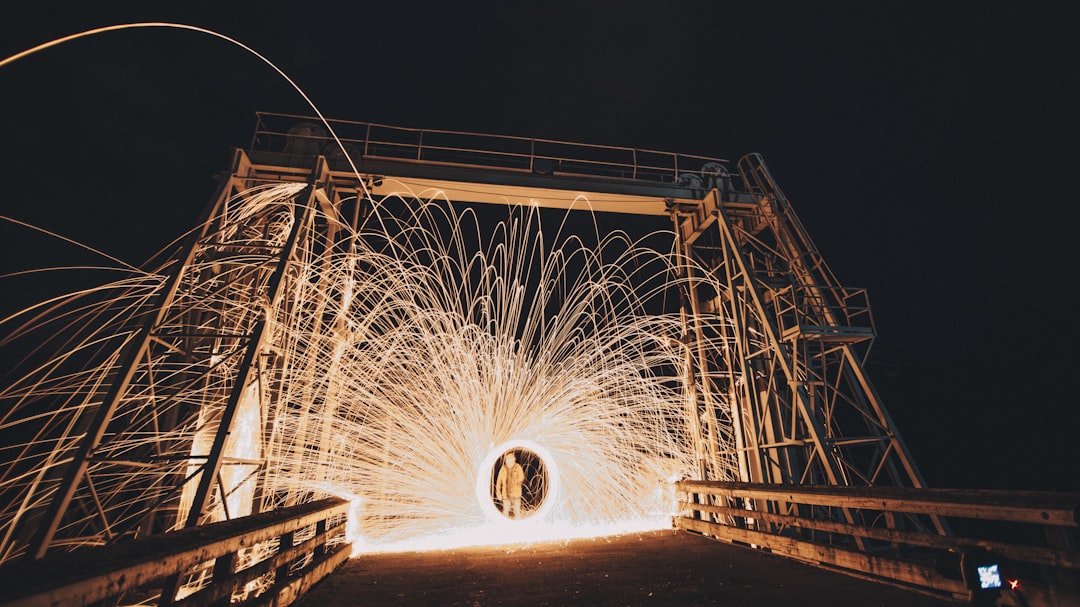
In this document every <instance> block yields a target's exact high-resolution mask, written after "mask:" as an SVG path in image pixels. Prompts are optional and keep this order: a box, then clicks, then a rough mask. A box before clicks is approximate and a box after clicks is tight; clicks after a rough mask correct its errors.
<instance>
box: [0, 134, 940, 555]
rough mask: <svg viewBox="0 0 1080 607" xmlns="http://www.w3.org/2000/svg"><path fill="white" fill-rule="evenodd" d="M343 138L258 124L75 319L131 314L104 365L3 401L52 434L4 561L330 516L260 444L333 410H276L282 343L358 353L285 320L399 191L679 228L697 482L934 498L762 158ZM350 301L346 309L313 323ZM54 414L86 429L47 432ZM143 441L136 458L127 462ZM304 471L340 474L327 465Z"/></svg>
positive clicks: (21, 433)
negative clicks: (141, 267) (157, 254)
mask: <svg viewBox="0 0 1080 607" xmlns="http://www.w3.org/2000/svg"><path fill="white" fill-rule="evenodd" d="M332 126H333V128H334V132H335V133H336V135H337V137H339V138H340V139H339V140H336V139H335V138H333V137H331V136H330V133H329V132H328V131H327V130H326V129H325V128H324V127H323V126H322V125H320V124H318V123H316V122H314V121H311V120H310V119H308V120H305V119H301V118H298V117H293V116H283V115H275V114H260V115H259V123H258V126H257V128H256V133H255V138H254V141H253V144H252V146H251V147H250V149H248V150H246V151H243V150H237V151H236V152H235V153H234V155H233V159H232V164H231V167H230V168H229V171H228V174H227V175H225V176H224V177H223V178H222V181H221V186H220V188H219V190H218V192H217V194H216V195H215V196H214V197H213V199H212V202H211V204H210V205H209V208H208V210H207V212H206V216H205V217H204V220H203V221H202V222H200V224H199V226H198V228H197V229H196V230H195V231H193V232H191V233H190V235H189V236H188V238H187V239H186V240H185V241H184V242H183V243H181V244H179V245H178V246H176V247H175V248H173V249H170V250H169V251H168V252H167V253H166V254H164V255H163V257H162V258H160V259H158V260H156V262H157V263H156V265H154V266H153V267H151V268H150V269H148V270H147V271H146V272H145V273H144V274H142V275H141V276H140V277H138V278H135V279H132V280H131V281H129V282H127V283H124V284H122V285H121V286H119V287H117V288H116V289H114V290H112V291H109V292H107V293H105V294H104V295H100V294H98V295H92V296H89V299H90V300H91V301H89V302H87V298H85V297H84V298H82V299H80V300H77V301H73V302H72V303H71V304H70V305H72V306H74V307H79V306H83V305H90V304H96V303H100V299H95V298H106V299H112V300H115V301H122V302H125V306H124V309H125V310H126V311H127V312H128V314H126V315H124V316H123V318H121V317H120V315H119V314H114V315H111V316H110V315H108V314H102V315H100V316H99V317H98V320H99V324H98V325H96V326H94V327H82V326H74V327H72V326H62V327H61V328H59V329H58V330H57V331H58V332H57V335H60V336H61V337H59V338H58V340H59V341H57V342H56V343H58V344H63V343H93V344H95V345H94V348H93V349H87V350H86V351H82V350H80V351H79V352H75V353H72V354H71V355H70V356H67V357H65V358H64V361H63V364H61V361H54V362H50V363H48V364H47V365H46V366H44V367H41V368H40V369H39V370H38V371H37V372H35V373H31V374H29V375H27V376H26V377H25V378H24V379H23V380H20V382H19V383H18V384H17V385H15V386H13V387H11V388H9V389H7V390H6V393H5V395H4V398H5V400H6V401H7V402H9V403H12V410H13V411H19V412H20V413H18V414H17V415H16V417H17V416H18V415H22V416H24V419H31V418H33V419H42V420H45V421H43V422H40V423H38V424H37V426H35V427H34V429H33V431H32V435H33V436H30V435H29V434H27V432H29V431H28V430H26V428H27V427H28V425H27V424H23V425H22V426H18V428H19V429H18V430H17V431H10V430H9V431H7V432H8V434H9V437H10V438H8V439H5V440H6V442H8V443H9V444H16V445H21V447H19V448H18V449H16V450H14V451H9V452H11V453H13V455H11V456H9V457H7V458H6V461H5V462H4V463H3V466H4V468H3V469H2V470H0V498H2V499H0V503H6V504H9V505H8V506H6V507H4V508H3V510H2V511H0V537H2V540H3V544H0V562H3V561H4V560H9V559H14V558H20V557H23V556H29V557H32V558H40V557H41V556H43V555H45V554H46V553H47V552H50V551H54V550H58V549H65V548H71V547H74V546H79V545H92V544H102V543H110V542H114V541H117V540H118V539H121V538H126V537H132V536H143V535H148V534H155V533H160V532H164V531H168V530H171V529H176V528H180V527H185V526H193V525H198V524H200V523H202V522H205V521H210V520H220V519H222V518H233V517H236V516H240V515H244V514H248V513H251V512H252V511H253V510H258V509H259V508H266V507H275V506H285V505H291V504H290V503H286V502H296V501H302V500H311V499H317V498H319V497H323V496H322V495H320V494H318V492H317V491H314V492H310V493H308V494H298V493H296V492H292V493H289V492H286V491H280V488H279V487H274V486H270V485H268V484H267V480H266V475H265V473H266V470H265V468H264V463H265V457H266V450H267V449H268V448H270V447H269V445H268V444H266V440H265V439H260V438H259V437H260V436H262V437H266V436H271V435H273V433H274V432H275V429H274V428H272V427H271V426H273V425H274V423H275V421H274V420H275V415H274V413H273V411H275V410H276V409H281V410H283V411H284V410H286V409H289V408H293V409H295V408H297V407H318V406H320V404H321V403H323V402H326V401H327V400H328V399H330V395H328V394H327V392H326V391H327V390H329V389H330V388H328V387H326V386H320V385H314V384H313V385H311V386H308V387H306V388H305V390H307V392H306V394H307V397H306V400H305V401H304V402H302V403H298V402H296V401H290V402H283V401H282V400H281V399H280V398H279V393H280V391H281V390H282V386H281V382H280V377H281V373H282V370H283V369H285V368H287V366H288V365H290V364H295V363H294V361H292V360H289V359H288V355H287V354H286V352H287V351H289V349H288V348H286V347H284V344H285V343H286V342H289V341H290V340H296V339H297V337H296V335H299V334H301V333H302V334H304V335H324V334H334V332H339V331H344V330H346V329H345V328H343V327H342V325H341V322H340V319H339V318H336V317H335V316H334V313H333V311H332V308H333V307H332V306H320V305H315V306H313V307H311V308H310V309H305V310H302V311H298V310H295V309H290V306H295V305H301V304H298V303H295V302H296V301H297V300H295V299H293V298H291V296H290V293H292V292H294V291H295V290H297V289H302V288H309V287H310V286H311V285H310V284H308V283H309V282H310V279H309V277H307V276H304V275H301V274H298V273H297V271H296V267H299V265H302V264H298V263H297V262H300V261H302V262H303V263H304V264H319V263H320V260H323V259H326V258H327V256H328V255H329V254H330V253H332V252H334V251H336V250H339V249H340V248H341V247H348V246H350V245H349V242H348V239H343V238H341V234H342V233H343V231H344V229H345V228H346V227H349V226H353V227H355V226H356V225H357V223H358V222H359V221H360V219H361V218H362V217H363V216H364V214H365V212H366V207H367V206H368V205H370V204H372V203H373V201H377V200H380V199H381V198H382V197H385V196H388V195H391V194H393V193H396V192H399V191H400V190H399V188H400V186H401V184H405V185H407V186H408V188H410V189H411V191H414V192H422V191H439V192H441V193H442V194H443V195H444V196H445V197H446V198H447V199H449V200H451V201H455V202H462V203H475V204H501V205H505V204H506V203H507V202H508V201H511V202H514V201H516V203H521V204H532V205H535V206H539V207H545V208H556V209H571V208H576V205H578V206H579V205H580V200H581V197H585V198H587V200H588V201H589V205H590V206H591V208H592V209H593V210H594V211H597V212H601V213H622V214H631V215H643V216H652V217H654V218H657V220H658V221H667V222H670V223H668V224H667V225H668V226H670V227H671V228H673V230H674V233H675V238H676V246H675V248H674V250H675V251H676V257H677V259H674V260H672V265H673V267H676V268H678V271H679V272H681V273H682V277H683V279H684V283H683V284H686V285H689V286H687V287H685V288H682V289H681V293H680V299H681V304H680V305H681V313H682V318H683V334H682V336H681V338H680V339H681V341H682V342H683V343H684V344H685V346H686V347H685V352H686V357H687V360H688V361H689V364H688V365H687V368H688V369H690V373H691V374H692V375H693V377H688V378H687V379H686V381H685V386H684V389H685V391H686V398H687V401H688V404H689V407H691V409H688V412H687V415H688V417H689V418H691V419H690V421H691V422H692V423H691V426H692V427H693V428H694V433H695V437H694V439H695V441H696V453H697V467H696V470H694V475H695V476H697V477H698V478H700V479H702V480H727V481H743V482H754V483H772V484H800V485H805V484H814V485H848V486H871V485H873V486H877V485H888V486H900V487H923V486H924V485H925V483H924V481H923V479H922V477H921V475H920V473H919V470H918V468H917V466H916V465H915V462H914V460H913V458H912V456H911V454H910V452H909V451H908V448H907V447H906V445H905V444H904V442H903V440H902V439H901V437H900V434H899V432H898V430H897V428H896V427H895V424H894V423H893V421H892V419H891V418H890V416H889V414H888V411H887V410H886V408H885V406H884V404H883V403H882V402H881V399H880V397H879V396H878V394H877V393H876V391H875V390H874V387H873V384H872V383H871V381H870V379H869V377H868V376H867V374H866V371H865V363H866V357H867V354H868V351H869V348H870V344H871V343H872V341H873V338H874V335H875V333H874V326H873V318H872V315H871V313H870V307H869V304H868V299H867V294H866V293H865V291H863V290H861V289H852V288H848V287H845V286H843V285H842V284H841V283H840V282H839V281H838V280H837V279H836V277H835V276H833V274H832V272H831V271H830V270H829V268H828V266H827V265H826V263H825V261H824V259H823V258H822V256H821V254H820V253H819V252H818V249H817V248H816V247H815V245H814V244H813V241H812V240H811V239H810V236H809V235H808V234H807V232H806V230H805V229H804V228H803V226H802V224H801V223H800V222H799V220H798V217H797V216H796V214H795V212H794V210H793V209H792V206H791V204H790V202H789V201H788V199H787V198H786V196H785V195H784V193H783V192H782V190H781V189H780V187H779V186H778V185H777V183H776V181H775V180H774V179H773V177H772V175H771V174H770V172H769V170H768V168H767V167H766V165H765V163H764V161H763V159H762V158H761V157H760V156H758V155H749V156H746V157H744V158H742V159H741V160H740V161H738V162H737V163H736V164H735V165H734V166H733V167H732V166H730V164H729V163H728V162H726V161H723V160H720V159H713V158H701V157H695V156H688V155H679V154H668V153H662V152H655V151H650V150H639V149H629V148H614V147H602V146H591V145H581V144H571V143H565V142H556V141H546V140H537V139H523V138H512V137H494V136H485V135H475V134H468V133H452V132H446V131H429V130H416V129H401V128H395V127H386V126H381V125H375V124H368V123H357V122H345V121H335V122H332ZM344 297H348V294H347V293H345V292H344V291H343V290H340V289H338V288H337V287H333V288H329V289H327V291H326V293H325V295H324V301H329V300H333V299H335V298H337V299H341V298H344ZM304 305H309V304H304ZM298 312H302V313H298ZM287 318H288V319H296V318H302V319H303V322H304V323H305V324H304V326H303V327H302V328H298V327H296V326H288V325H287V324H286V319H287ZM289 322H295V321H289ZM300 329H302V331H301V330H300ZM294 345H295V344H294ZM301 347H302V346H301ZM312 347H313V346H312ZM91 360H92V361H96V362H95V363H94V364H95V365H97V368H96V369H97V370H96V371H90V370H87V371H83V372H82V373H85V376H86V381H84V382H77V383H74V384H70V385H71V386H73V387H72V388H70V389H67V390H65V391H61V392H59V393H55V394H49V395H48V397H46V396H44V395H45V394H46V393H47V392H48V391H47V390H41V389H40V387H41V386H43V385H48V383H49V382H50V381H53V378H54V377H55V374H56V373H57V370H58V369H61V368H67V367H66V366H65V365H70V364H72V363H74V364H75V366H76V367H78V365H79V364H80V363H83V362H86V361H91ZM319 364H325V365H328V366H327V367H325V368H323V367H320V369H318V370H317V371H318V372H317V373H311V374H309V375H311V376H312V377H316V376H318V375H319V374H320V373H321V374H324V375H325V374H327V373H332V372H333V362H325V361H324V362H321V363H319ZM65 409H66V410H68V411H72V412H74V411H79V412H81V413H78V414H76V413H69V414H66V415H65V414H59V413H55V411H62V410H65ZM47 411H53V412H54V413H47ZM325 432H330V430H329V429H327V430H325ZM132 434H137V435H140V436H143V437H144V438H145V440H140V441H134V442H133V441H125V442H123V443H122V445H123V446H122V447H120V446H118V445H120V444H121V443H118V442H117V441H116V440H115V439H116V437H118V436H121V435H129V436H130V435H132ZM294 451H295V452H297V453H310V454H311V456H312V457H315V458H323V459H325V458H329V457H330V456H331V455H330V454H329V453H328V452H327V451H326V450H325V449H323V450H321V451H320V447H319V446H318V445H314V444H311V445H298V446H295V447H294ZM295 465H296V466H301V465H304V462H303V461H300V460H298V461H296V462H295ZM278 493H280V495H287V496H288V497H287V498H283V499H285V502H280V501H276V498H275V497H274V496H275V495H277V494H278ZM750 507H752V505H751V506H750ZM844 516H847V517H848V518H851V517H852V516H854V515H853V514H852V513H851V512H846V511H845V512H844ZM890 525H899V523H897V522H895V521H890ZM938 530H939V531H942V532H944V531H945V530H944V528H943V527H941V526H940V525H939V527H938Z"/></svg>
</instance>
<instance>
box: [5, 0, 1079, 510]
mask: <svg viewBox="0 0 1080 607" xmlns="http://www.w3.org/2000/svg"><path fill="white" fill-rule="evenodd" d="M30 4H31V3H22V4H21V5H19V6H18V7H17V8H12V7H8V8H6V9H4V11H3V13H4V14H3V18H2V19H0V56H3V57H6V56H8V55H11V54H13V53H15V52H18V51H21V50H24V49H26V48H29V47H31V46H34V45H36V44H39V43H42V42H45V41H48V40H51V39H53V38H57V37H60V36H63V35H66V34H72V33H75V32H78V31H82V30H86V29H89V28H92V27H99V26H105V25H113V24H118V23H126V22H135V21H175V22H181V23H187V24H191V25H198V26H202V27H207V28H210V29H213V30H215V31H218V32H220V33H222V34H226V35H229V36H231V37H234V38H236V39H238V40H239V41H241V42H243V43H244V44H247V45H248V46H250V47H252V48H254V49H255V50H257V51H259V52H261V53H263V54H264V55H266V56H267V57H268V58H269V59H270V60H272V61H273V62H274V63H275V64H277V65H278V66H279V67H280V68H281V69H282V70H283V71H285V72H286V73H287V74H289V75H290V76H291V77H293V78H294V79H295V80H296V81H297V82H298V83H299V85H300V86H301V87H302V88H303V89H304V90H305V91H306V92H307V93H308V94H309V95H310V96H311V98H312V99H313V100H314V101H315V102H316V104H318V106H319V107H320V109H321V110H322V111H323V113H324V114H326V115H328V116H331V117H337V118H344V119H351V120H362V121H372V122H380V123H385V124H393V125H401V126H411V127H426V128H435V129H451V130H462V131H476V132H485V133H497V134H507V135H520V136H531V137H540V138H550V139H562V140H570V141H582V142H588V143H599V144H609V145H620V146H632V147H639V148H651V149H660V150H670V151H676V152H684V153H692V154H702V155H708V156H719V157H724V158H731V159H733V160H734V159H737V158H738V157H740V156H742V155H743V154H745V153H748V152H760V153H762V154H764V156H765V158H766V160H767V161H768V163H769V165H770V167H771V169H772V171H773V173H774V175H775V176H776V177H777V179H778V180H779V181H780V183H781V185H782V186H783V188H784V190H785V191H786V193H787V194H788V196H789V198H790V199H791V201H792V204H793V205H794V207H795V209H796V211H797V212H798V214H799V216H800V217H801V219H802V221H803V223H804V224H805V225H806V227H807V229H808V230H809V232H810V234H811V235H812V237H813V238H814V240H815V242H816V243H817V245H818V247H819V249H820V250H821V252H822V253H823V255H824V256H825V259H826V260H827V261H828V262H829V264H830V265H831V266H832V269H833V270H834V272H835V273H836V274H837V275H838V277H839V278H840V280H841V281H842V282H844V283H845V284H847V285H849V286H856V287H866V288H868V289H869V290H870V294H871V301H872V303H873V305H874V311H875V316H876V320H877V326H878V333H879V338H878V341H877V342H876V344H875V350H874V354H873V355H872V360H871V376H872V378H873V379H874V380H875V382H876V384H877V385H878V388H879V389H880V391H881V392H882V394H883V396H884V398H885V402H886V405H887V406H888V408H889V410H890V412H891V413H892V414H893V416H894V417H895V418H896V420H897V424H898V425H899V427H900V430H901V431H902V432H903V434H904V436H905V438H906V439H907V441H908V442H909V445H910V447H911V449H912V451H913V452H914V455H915V458H916V461H918V462H919V464H920V466H921V468H922V469H923V472H924V474H925V476H926V477H927V479H928V480H929V482H930V483H931V484H932V485H934V486H966V487H1001V488H1033V489H1068V490H1080V472H1077V470H1076V468H1075V467H1074V465H1073V464H1074V463H1076V462H1077V461H1078V460H1080V458H1078V455H1080V448H1078V447H1077V442H1078V441H1077V439H1076V436H1075V435H1076V433H1077V428H1078V427H1080V414H1078V413H1077V411H1078V409H1080V399H1078V398H1077V389H1076V387H1075V386H1076V381H1075V378H1076V377H1077V376H1078V375H1080V372H1078V369H1077V363H1078V362H1080V356H1078V355H1077V347H1078V340H1077V337H1078V333H1080V331H1078V329H1077V316H1078V312H1080V306H1078V304H1077V288H1076V286H1077V278H1078V272H1077V270H1076V261H1075V258H1076V257H1077V253H1080V247H1078V246H1077V244H1076V238H1075V236H1074V230H1075V227H1074V226H1075V223H1076V221H1077V219H1078V218H1080V213H1078V212H1077V210H1076V208H1077V205H1078V203H1080V196H1078V194H1077V192H1078V189H1077V188H1078V187H1080V186H1078V185H1077V183H1076V179H1075V176H1076V174H1077V172H1078V167H1080V144H1078V143H1077V141H1078V137H1080V128H1078V127H1080V119H1078V118H1077V111H1078V108H1080V76H1078V74H1080V69H1077V58H1078V57H1080V43H1078V42H1077V37H1078V36H1077V32H1078V31H1080V21H1078V20H1077V19H1076V17H1074V16H1073V15H1074V14H1075V11H1065V10H1064V9H1062V10H1060V11H1059V10H1057V9H1053V8H1049V7H1038V6H1034V7H1033V6H1024V7H1021V6H1020V5H1019V4H1018V3H1008V4H1006V3H986V2H932V3H931V2H918V3H910V2H904V3H900V2H884V3H881V2H851V3H836V2H828V3H808V2H789V3H776V2H765V3H760V2H756V3H752V2H739V3H731V4H730V5H727V3H716V2H700V3H690V2H686V3H679V2H671V3H669V2H664V3H660V2H653V3H644V2H640V3H639V2H567V3H535V2H529V3H526V2H504V3H499V4H496V3H492V4H490V5H487V6H486V7H483V8H468V7H466V8H462V7H461V6H458V4H465V3H442V6H441V7H439V8H431V7H429V6H427V3H407V2H392V3H390V2H386V3H378V4H375V3H370V4H375V5H374V6H367V4H369V3H364V2H352V3H341V4H347V5H349V6H351V7H352V8H349V9H341V8H334V7H333V6H332V5H330V6H327V5H322V4H320V3H318V2H305V3H302V4H298V3H286V2H263V3H260V4H258V5H256V6H248V7H246V8H243V9H242V8H240V4H239V3H233V2H229V3H219V2H214V3H205V4H204V5H202V6H201V7H200V4H199V3H186V2H185V3H169V4H170V5H171V7H166V8H145V7H141V8H129V9H123V8H107V9H106V8H101V7H100V6H93V5H92V4H91V3H74V2H68V3H50V2H38V3H33V6H29V5H30ZM93 4H97V3H93ZM139 4H146V5H150V4H153V3H139ZM163 4H164V3H163ZM181 4H183V8H180V5H181ZM68 5H76V8H72V7H71V6H68ZM109 6H111V7H116V6H117V5H116V4H115V3H113V4H110V5H109ZM133 6H137V5H135V4H133ZM226 6H227V7H228V8H223V7H226ZM257 110H266V111H285V112H300V113H309V112H308V110H307V109H306V107H305V105H304V103H303V102H302V100H301V99H300V98H299V97H298V96H297V94H296V93H295V92H294V91H293V90H292V89H291V87H290V86H289V85H288V84H286V83H285V82H284V81H283V80H282V79H281V78H280V77H278V76H277V75H276V74H275V73H273V71H272V70H271V69H270V68H268V67H267V66H266V65H265V64H263V63H262V62H261V61H259V60H258V59H256V58H254V57H253V56H251V55H250V54H248V53H247V52H246V51H243V50H242V49H240V48H238V47H235V46H232V45H230V44H228V43H226V42H224V41H222V40H219V39H216V38H213V37H210V36H206V35H201V34H197V33H193V32H189V31H172V30H165V29H153V30H140V31H123V32H114V33H108V34H104V35H101V36H98V37H95V38H91V39H83V40H80V41H76V42H72V43H68V44H66V45H63V46H60V47H57V48H53V49H50V50H47V51H44V52H42V53H39V54H37V55H34V56H31V57H28V58H26V59H23V60H21V61H19V62H17V63H15V64H12V65H9V66H7V67H4V68H0V159H2V161H3V167H4V169H5V170H4V183H3V186H2V187H0V213H2V214H4V215H6V216H9V217H14V218H17V219H20V220H23V221H27V222H30V223H33V224H35V225H40V226H43V227H47V228H49V229H52V230H55V231H57V232H59V233H61V234H64V235H65V236H68V237H71V238H74V239H76V240H79V241H81V242H85V243H87V244H90V245H92V246H96V247H99V248H102V249H103V250H105V251H107V252H109V253H111V254H114V255H117V256H120V257H123V258H125V259H128V260H131V261H133V262H139V261H141V260H142V259H144V258H145V257H147V256H148V255H149V254H150V253H152V252H153V251H155V250H157V249H158V248H159V247H160V246H161V245H162V244H164V243H165V242H166V241H168V240H169V239H171V238H172V237H174V236H176V235H178V234H180V233H181V232H183V231H184V230H185V229H186V228H187V227H189V226H190V225H191V224H192V223H193V221H194V220H195V218H196V216H197V215H198V214H199V212H200V211H201V210H202V209H203V207H204V205H205V204H206V202H207V200H208V197H209V195H210V193H211V188H212V181H211V178H212V176H213V175H214V174H215V173H217V172H219V171H221V170H223V169H224V168H225V164H226V152H227V150H228V148H230V147H232V146H245V145H246V144H247V143H248V142H249V139H250V135H251V129H252V126H253V125H254V112H255V111H257ZM0 237H2V238H3V240H2V243H0V251H2V256H3V257H2V260H0V261H2V263H0V268H2V270H3V271H11V270H12V269H21V268H28V267H40V266H44V265H57V264H70V263H78V262H80V261H81V260H84V259H85V257H84V256H83V255H82V254H81V253H80V252H79V251H77V250H76V249H74V248H72V247H69V246H67V245H61V244H58V243H57V242H56V241H53V240H50V239H46V238H42V237H39V236H36V235H32V234H30V233H28V232H27V231H26V230H24V229H21V228H13V227H11V226H2V227H0ZM64 284H65V286H69V285H70V284H71V283H69V282H68V279H65V283H64ZM0 285H3V286H0V289H2V292H3V293H4V294H5V297H4V299H5V306H14V305H15V304H18V303H25V302H26V301H29V300H32V299H34V298H35V297H37V296H38V293H41V292H45V291H47V290H48V289H52V288H56V287H57V285H55V284H53V283H50V282H48V281H46V279H44V278H40V277H37V278H33V279H20V280H17V281H14V280H10V279H9V280H4V281H2V282H0Z"/></svg>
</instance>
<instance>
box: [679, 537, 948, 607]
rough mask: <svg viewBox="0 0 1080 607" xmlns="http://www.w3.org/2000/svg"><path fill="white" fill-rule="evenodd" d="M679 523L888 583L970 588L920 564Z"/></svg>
mask: <svg viewBox="0 0 1080 607" xmlns="http://www.w3.org/2000/svg"><path fill="white" fill-rule="evenodd" d="M677 524H678V527H679V528H680V529H686V530H688V531H696V532H698V533H703V534H706V535H711V536H714V537H717V538H718V539H722V540H724V541H727V542H742V543H744V544H752V545H756V546H763V547H765V548H768V549H769V550H770V551H772V552H774V553H776V554H779V555H782V556H787V557H790V558H794V559H797V560H800V561H803V562H806V563H809V564H811V565H816V566H822V565H827V566H829V567H828V568H830V569H832V570H834V571H839V572H841V573H848V574H851V575H856V576H858V577H870V578H872V579H874V580H877V581H881V582H886V583H899V584H900V585H903V586H905V587H910V588H913V589H926V590H930V591H934V592H935V593H938V594H943V595H946V596H949V597H951V598H956V599H966V598H967V597H968V589H967V587H966V586H965V585H964V582H963V580H954V579H951V578H946V577H944V576H942V575H941V574H940V573H938V572H937V571H935V570H934V569H933V568H931V567H927V566H924V565H920V564H918V563H909V562H906V561H897V560H893V559H887V558H882V557H879V556H872V555H868V554H862V553H858V552H852V551H849V550H843V549H841V548H837V547H835V546H825V545H821V544H812V543H810V542H802V541H799V540H796V539H794V538H788V537H782V536H777V535H771V534H768V533H762V532H760V531H751V530H749V529H739V528H738V527H729V526H727V525H718V524H716V523H710V522H708V521H701V520H695V519H688V518H683V517H680V518H679V519H678V520H677ZM833 568H835V569H833Z"/></svg>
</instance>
